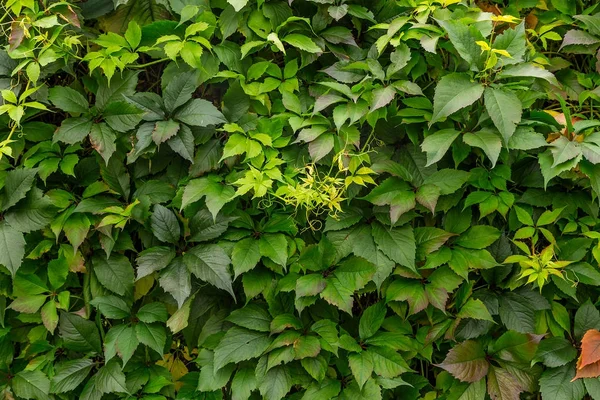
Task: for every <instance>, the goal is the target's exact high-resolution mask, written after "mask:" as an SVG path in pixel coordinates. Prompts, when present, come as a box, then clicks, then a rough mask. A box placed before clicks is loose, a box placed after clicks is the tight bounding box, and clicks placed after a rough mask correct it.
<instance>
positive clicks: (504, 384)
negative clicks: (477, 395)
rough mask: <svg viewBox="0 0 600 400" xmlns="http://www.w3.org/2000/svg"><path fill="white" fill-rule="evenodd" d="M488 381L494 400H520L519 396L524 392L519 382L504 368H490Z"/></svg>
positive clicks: (489, 391) (489, 390)
mask: <svg viewBox="0 0 600 400" xmlns="http://www.w3.org/2000/svg"><path fill="white" fill-rule="evenodd" d="M487 381H488V382H487V386H488V393H489V394H490V397H491V398H492V400H519V394H520V393H521V392H522V391H523V387H522V386H521V385H520V383H519V381H518V380H517V379H515V377H514V376H513V375H512V374H511V373H510V372H508V371H507V370H505V369H504V368H497V367H492V368H490V374H489V375H488V380H487Z"/></svg>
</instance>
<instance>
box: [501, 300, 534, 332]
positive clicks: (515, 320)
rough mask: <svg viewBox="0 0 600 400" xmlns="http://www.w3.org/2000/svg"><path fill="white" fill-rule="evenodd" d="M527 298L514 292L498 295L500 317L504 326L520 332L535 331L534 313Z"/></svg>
mask: <svg viewBox="0 0 600 400" xmlns="http://www.w3.org/2000/svg"><path fill="white" fill-rule="evenodd" d="M534 311H535V310H534V309H533V308H531V306H530V304H528V302H527V300H526V299H525V298H524V297H523V296H520V295H517V294H515V293H505V294H504V295H503V296H502V297H500V319H501V320H502V323H503V324H504V325H506V328H508V329H510V330H514V331H517V332H521V333H531V332H534V331H535V313H534Z"/></svg>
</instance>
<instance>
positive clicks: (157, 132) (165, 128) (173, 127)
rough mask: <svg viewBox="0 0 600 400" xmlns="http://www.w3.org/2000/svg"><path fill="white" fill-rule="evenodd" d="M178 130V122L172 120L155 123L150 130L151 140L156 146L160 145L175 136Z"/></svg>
mask: <svg viewBox="0 0 600 400" xmlns="http://www.w3.org/2000/svg"><path fill="white" fill-rule="evenodd" d="M180 128H181V126H180V125H179V122H177V121H173V120H172V119H169V120H167V121H157V122H156V124H155V125H154V129H153V130H152V140H153V141H154V143H156V145H160V144H161V143H164V142H166V141H167V140H169V139H171V138H172V137H173V136H175V135H176V134H177V132H179V130H180Z"/></svg>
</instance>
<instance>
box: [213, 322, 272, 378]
mask: <svg viewBox="0 0 600 400" xmlns="http://www.w3.org/2000/svg"><path fill="white" fill-rule="evenodd" d="M270 344H271V339H269V336H268V335H266V334H265V333H261V332H256V331H251V330H248V329H244V328H238V327H233V328H231V329H229V330H228V331H227V333H226V334H225V336H223V338H222V339H221V341H220V342H219V344H218V345H217V347H216V348H215V370H219V369H221V368H223V367H224V366H225V365H227V364H229V363H239V362H241V361H245V360H249V359H251V358H256V357H259V356H261V355H262V353H263V352H264V351H265V350H266V349H267V347H269V345H270Z"/></svg>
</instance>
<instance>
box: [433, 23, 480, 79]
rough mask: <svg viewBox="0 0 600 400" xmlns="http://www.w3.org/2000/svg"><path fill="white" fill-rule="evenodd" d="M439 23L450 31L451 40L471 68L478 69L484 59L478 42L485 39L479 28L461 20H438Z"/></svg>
mask: <svg viewBox="0 0 600 400" xmlns="http://www.w3.org/2000/svg"><path fill="white" fill-rule="evenodd" d="M437 23H438V24H439V25H440V26H441V27H442V28H444V30H445V31H446V32H447V33H448V37H449V39H450V42H452V44H453V45H454V48H455V49H456V51H457V52H458V54H459V55H460V56H461V57H462V58H463V59H464V60H465V61H466V62H467V63H468V64H469V66H470V67H471V70H475V71H477V70H478V68H479V67H480V66H481V64H482V61H483V55H482V52H481V48H480V47H479V46H478V45H477V43H476V42H477V41H480V40H484V38H483V35H482V34H481V33H480V32H479V30H478V29H477V28H476V27H475V26H473V25H472V26H468V25H467V24H466V23H464V22H463V21H459V20H449V21H443V20H438V21H437Z"/></svg>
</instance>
